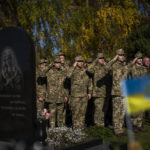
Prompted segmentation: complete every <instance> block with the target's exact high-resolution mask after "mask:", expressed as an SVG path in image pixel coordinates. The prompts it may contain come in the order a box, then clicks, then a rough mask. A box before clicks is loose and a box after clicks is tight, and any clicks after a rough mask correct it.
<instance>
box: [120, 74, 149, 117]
mask: <svg viewBox="0 0 150 150" xmlns="http://www.w3.org/2000/svg"><path fill="white" fill-rule="evenodd" d="M121 87H122V93H123V96H124V98H125V100H126V102H127V103H126V104H128V106H129V107H128V113H129V114H136V113H139V112H142V111H145V110H148V109H150V76H146V77H139V78H133V79H127V80H122V81H121Z"/></svg>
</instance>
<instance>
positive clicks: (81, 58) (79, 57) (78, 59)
mask: <svg viewBox="0 0 150 150" xmlns="http://www.w3.org/2000/svg"><path fill="white" fill-rule="evenodd" d="M75 61H84V60H83V57H82V56H76V58H75Z"/></svg>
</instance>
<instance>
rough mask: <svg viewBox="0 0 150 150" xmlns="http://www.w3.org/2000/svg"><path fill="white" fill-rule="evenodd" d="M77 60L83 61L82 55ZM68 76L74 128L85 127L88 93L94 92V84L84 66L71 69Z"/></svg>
mask: <svg viewBox="0 0 150 150" xmlns="http://www.w3.org/2000/svg"><path fill="white" fill-rule="evenodd" d="M76 61H83V58H82V57H81V56H78V57H76ZM68 77H70V79H71V98H70V105H71V110H72V123H73V127H74V128H84V124H85V113H86V109H87V102H88V98H87V94H88V92H89V93H90V94H91V93H92V84H91V82H90V80H89V76H88V75H87V73H86V69H85V68H84V67H81V68H79V67H78V66H76V67H73V68H71V69H70V71H69V73H68Z"/></svg>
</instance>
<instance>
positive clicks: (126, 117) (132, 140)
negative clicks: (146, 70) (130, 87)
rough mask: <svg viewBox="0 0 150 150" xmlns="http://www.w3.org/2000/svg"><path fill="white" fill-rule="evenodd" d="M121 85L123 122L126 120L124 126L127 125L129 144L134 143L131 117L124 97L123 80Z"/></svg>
mask: <svg viewBox="0 0 150 150" xmlns="http://www.w3.org/2000/svg"><path fill="white" fill-rule="evenodd" d="M121 84H122V86H121V87H122V93H123V103H124V105H123V106H124V110H125V112H126V115H125V120H126V125H127V131H128V136H129V141H130V142H135V136H134V132H133V126H132V123H131V116H130V114H129V111H130V110H129V105H128V101H127V100H126V98H125V97H126V95H127V89H126V85H125V81H124V80H123V81H122V82H121Z"/></svg>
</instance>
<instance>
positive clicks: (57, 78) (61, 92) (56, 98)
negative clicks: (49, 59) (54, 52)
mask: <svg viewBox="0 0 150 150" xmlns="http://www.w3.org/2000/svg"><path fill="white" fill-rule="evenodd" d="M54 62H55V63H56V62H58V63H60V58H57V57H56V58H55V60H54ZM46 76H47V96H46V102H47V103H48V105H49V111H51V110H55V113H54V115H53V116H51V118H50V126H51V127H52V128H53V127H55V126H56V124H55V123H56V122H57V126H58V127H62V126H64V125H65V122H64V120H65V119H64V118H65V109H64V98H65V97H67V96H68V92H67V90H66V89H65V87H64V82H65V79H66V73H65V72H64V71H63V70H62V68H56V67H53V68H51V69H50V70H49V71H48V72H47V74H46ZM56 114H57V116H56Z"/></svg>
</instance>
